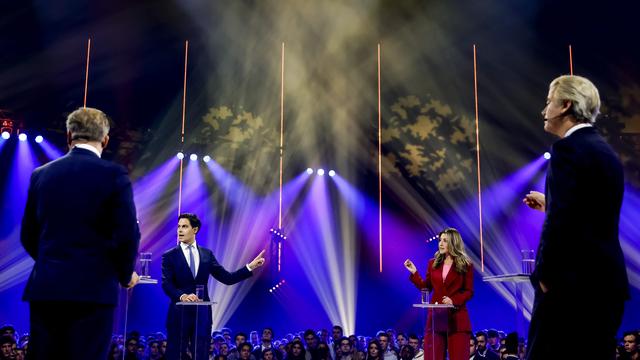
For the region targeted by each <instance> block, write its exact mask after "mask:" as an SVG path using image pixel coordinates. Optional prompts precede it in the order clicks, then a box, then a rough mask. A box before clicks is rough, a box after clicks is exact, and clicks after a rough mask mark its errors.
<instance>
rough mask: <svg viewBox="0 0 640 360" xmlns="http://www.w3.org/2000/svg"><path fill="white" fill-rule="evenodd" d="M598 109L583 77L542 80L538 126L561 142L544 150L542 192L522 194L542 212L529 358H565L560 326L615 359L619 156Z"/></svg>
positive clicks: (621, 286) (622, 278)
mask: <svg viewBox="0 0 640 360" xmlns="http://www.w3.org/2000/svg"><path fill="white" fill-rule="evenodd" d="M599 109H600V96H599V94H598V89H597V88H596V87H595V86H594V85H593V83H591V81H589V80H588V79H586V78H584V77H580V76H560V77H558V78H556V79H555V80H553V81H552V82H551V84H550V85H549V94H548V97H547V105H546V106H545V108H544V109H543V111H542V115H543V117H544V129H545V131H547V132H549V133H551V134H554V135H556V136H558V137H560V140H558V141H556V142H555V143H554V144H553V146H552V148H551V159H550V162H549V167H548V170H547V179H546V185H545V194H544V195H543V194H541V193H539V192H535V191H532V192H530V193H529V194H527V195H526V196H525V198H524V199H523V202H524V203H525V204H526V205H528V206H529V207H531V208H533V209H535V210H539V211H543V212H545V220H544V225H543V228H542V234H541V236H540V245H539V247H538V254H537V257H536V267H535V270H534V272H533V274H532V275H531V282H532V284H533V286H534V288H535V291H536V296H535V302H534V307H533V312H532V318H531V324H530V328H529V341H528V349H527V359H529V360H536V359H561V358H562V359H564V358H572V357H573V356H574V355H575V354H573V353H572V352H573V349H572V348H571V347H567V346H566V344H564V343H563V342H562V341H560V340H559V339H563V338H564V334H563V332H564V331H565V329H566V326H567V325H568V326H571V327H572V328H576V329H589V334H590V339H592V340H593V341H591V342H590V343H589V357H590V358H593V359H603V360H604V359H614V358H615V345H616V338H615V336H616V333H617V330H618V327H619V326H620V323H621V321H622V314H623V310H624V302H625V301H626V300H627V299H628V298H629V283H628V279H627V273H626V268H625V262H624V256H623V254H622V249H621V247H620V241H619V239H618V222H619V218H620V206H621V204H622V196H623V192H624V178H623V170H622V165H621V163H620V160H619V159H618V156H617V155H616V153H615V152H614V151H613V149H612V148H611V147H610V146H609V145H608V144H607V143H606V141H605V140H604V138H603V137H602V136H600V134H599V133H598V131H597V129H596V128H595V127H593V123H594V122H595V120H596V117H597V116H598V113H599Z"/></svg>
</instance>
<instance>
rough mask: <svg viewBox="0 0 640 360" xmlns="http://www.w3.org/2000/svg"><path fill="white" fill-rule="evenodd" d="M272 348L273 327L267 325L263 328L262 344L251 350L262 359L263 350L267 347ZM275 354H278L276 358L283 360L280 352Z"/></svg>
mask: <svg viewBox="0 0 640 360" xmlns="http://www.w3.org/2000/svg"><path fill="white" fill-rule="evenodd" d="M272 348H273V329H271V328H270V327H266V328H264V329H262V339H261V343H260V345H259V346H256V347H255V348H254V349H253V351H252V352H251V354H252V355H253V356H254V357H255V358H256V359H262V352H263V351H264V350H265V349H272ZM274 354H275V355H276V359H278V360H282V359H281V358H279V357H278V356H279V354H280V352H275V353H274Z"/></svg>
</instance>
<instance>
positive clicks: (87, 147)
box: [74, 144, 102, 157]
mask: <svg viewBox="0 0 640 360" xmlns="http://www.w3.org/2000/svg"><path fill="white" fill-rule="evenodd" d="M74 147H77V148H80V149H85V150H89V151H91V152H92V153H94V154H96V155H98V157H102V156H101V154H100V151H98V149H96V148H95V147H94V146H92V145H89V144H76V145H75V146H74Z"/></svg>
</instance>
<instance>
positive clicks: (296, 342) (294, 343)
mask: <svg viewBox="0 0 640 360" xmlns="http://www.w3.org/2000/svg"><path fill="white" fill-rule="evenodd" d="M294 346H300V355H299V356H298V357H296V356H294V355H293V347H294ZM288 347H289V348H288V349H287V359H304V358H305V354H306V353H307V351H306V350H305V348H304V344H303V343H302V341H301V340H297V339H296V340H293V341H291V342H290V343H289V344H288Z"/></svg>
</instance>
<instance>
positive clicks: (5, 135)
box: [2, 131, 11, 140]
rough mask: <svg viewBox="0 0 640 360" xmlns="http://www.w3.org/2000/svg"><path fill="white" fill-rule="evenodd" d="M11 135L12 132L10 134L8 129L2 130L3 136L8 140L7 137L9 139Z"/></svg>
mask: <svg viewBox="0 0 640 360" xmlns="http://www.w3.org/2000/svg"><path fill="white" fill-rule="evenodd" d="M9 137H11V134H9V132H8V131H3V132H2V138H3V139H5V140H7V139H9Z"/></svg>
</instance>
